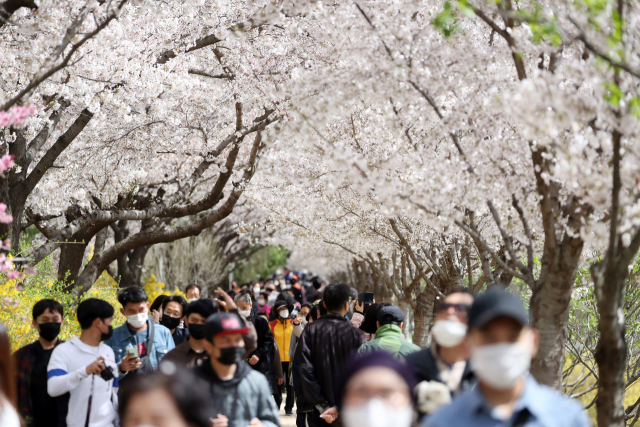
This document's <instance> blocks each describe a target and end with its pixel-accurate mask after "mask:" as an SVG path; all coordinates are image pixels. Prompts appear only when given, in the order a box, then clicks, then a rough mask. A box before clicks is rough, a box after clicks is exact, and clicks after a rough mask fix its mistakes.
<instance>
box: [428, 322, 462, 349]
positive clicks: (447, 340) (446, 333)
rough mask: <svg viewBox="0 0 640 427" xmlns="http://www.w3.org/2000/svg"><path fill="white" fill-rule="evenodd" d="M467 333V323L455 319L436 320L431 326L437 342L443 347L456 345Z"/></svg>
mask: <svg viewBox="0 0 640 427" xmlns="http://www.w3.org/2000/svg"><path fill="white" fill-rule="evenodd" d="M466 334H467V325H465V324H464V323H460V322H456V321H455V320H436V321H435V323H434V324H433V327H432V328H431V335H432V336H433V339H434V340H435V342H436V343H437V344H438V345H439V346H442V347H455V346H457V345H458V344H460V343H461V342H462V340H463V339H464V336H465V335H466Z"/></svg>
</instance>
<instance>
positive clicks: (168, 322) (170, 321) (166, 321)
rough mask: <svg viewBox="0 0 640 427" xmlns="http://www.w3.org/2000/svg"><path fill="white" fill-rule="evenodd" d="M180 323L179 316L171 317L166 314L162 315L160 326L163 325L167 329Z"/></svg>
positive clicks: (173, 327)
mask: <svg viewBox="0 0 640 427" xmlns="http://www.w3.org/2000/svg"><path fill="white" fill-rule="evenodd" d="M179 324H180V318H179V317H171V316H168V315H166V314H163V315H162V326H165V327H167V328H169V329H175V328H177V327H178V325H179Z"/></svg>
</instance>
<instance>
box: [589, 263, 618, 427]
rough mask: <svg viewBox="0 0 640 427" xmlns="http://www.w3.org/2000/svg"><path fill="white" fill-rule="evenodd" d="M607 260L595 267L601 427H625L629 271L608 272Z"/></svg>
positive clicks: (597, 404)
mask: <svg viewBox="0 0 640 427" xmlns="http://www.w3.org/2000/svg"><path fill="white" fill-rule="evenodd" d="M605 265H606V264H605V261H599V262H597V263H595V264H593V265H592V266H591V277H592V278H593V283H594V287H595V289H596V300H597V304H598V314H599V315H600V319H599V322H598V331H599V332H600V341H599V342H598V346H597V348H596V353H595V359H596V362H597V363H598V374H599V375H598V399H597V400H596V408H597V410H598V418H597V419H598V427H624V426H625V413H624V389H625V388H624V381H625V378H624V372H625V366H626V363H625V362H626V357H627V343H626V342H625V337H624V333H625V330H624V329H625V328H624V312H623V309H622V306H623V304H624V291H625V273H626V269H622V268H618V269H607V268H606V267H605Z"/></svg>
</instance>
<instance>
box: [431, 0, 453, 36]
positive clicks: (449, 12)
mask: <svg viewBox="0 0 640 427" xmlns="http://www.w3.org/2000/svg"><path fill="white" fill-rule="evenodd" d="M457 20H458V18H457V16H456V10H455V9H454V8H453V6H452V5H451V2H450V1H446V2H445V3H444V8H443V9H442V11H440V13H438V14H437V15H436V17H435V18H434V20H433V25H435V27H436V28H438V29H439V30H440V31H442V34H444V36H445V37H450V36H451V35H452V34H453V33H454V32H455V31H456V29H457V25H456V22H457Z"/></svg>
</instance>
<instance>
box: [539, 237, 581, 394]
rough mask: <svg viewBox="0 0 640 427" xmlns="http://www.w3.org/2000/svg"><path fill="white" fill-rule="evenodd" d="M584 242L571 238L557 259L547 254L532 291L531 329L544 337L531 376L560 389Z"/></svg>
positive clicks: (562, 247)
mask: <svg viewBox="0 0 640 427" xmlns="http://www.w3.org/2000/svg"><path fill="white" fill-rule="evenodd" d="M583 245H584V242H583V241H582V239H580V238H575V239H574V238H570V237H568V236H566V237H565V239H564V240H563V241H562V242H561V244H560V245H559V247H558V248H557V253H556V255H555V256H554V257H551V256H548V255H547V254H543V257H542V271H541V273H540V277H539V279H538V280H537V281H536V284H535V286H534V288H533V289H532V295H531V301H530V315H531V326H532V327H534V328H536V329H537V330H538V332H539V333H540V345H539V347H538V354H537V355H536V357H535V358H534V359H533V362H532V364H531V374H532V375H533V376H534V377H535V379H536V380H537V381H538V382H539V383H541V384H545V385H548V386H549V387H554V388H556V389H560V387H561V386H562V369H563V367H564V350H565V345H566V342H567V322H568V319H569V304H570V302H571V294H572V292H573V285H574V282H575V279H576V271H577V269H578V264H579V262H580V254H581V253H582V247H583Z"/></svg>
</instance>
